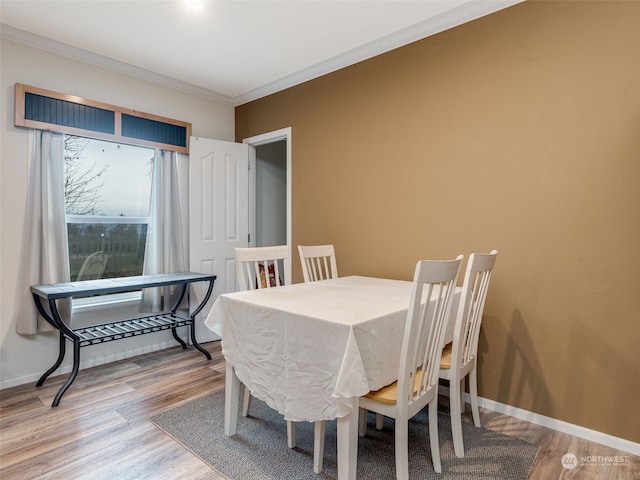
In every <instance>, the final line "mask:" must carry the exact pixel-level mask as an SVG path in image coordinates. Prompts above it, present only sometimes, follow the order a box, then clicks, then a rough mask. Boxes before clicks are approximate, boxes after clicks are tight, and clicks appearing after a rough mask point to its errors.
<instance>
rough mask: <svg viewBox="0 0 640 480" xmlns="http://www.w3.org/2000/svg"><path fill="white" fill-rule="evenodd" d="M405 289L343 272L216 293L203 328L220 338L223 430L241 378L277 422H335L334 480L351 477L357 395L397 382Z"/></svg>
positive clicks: (233, 416)
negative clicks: (278, 418) (223, 363)
mask: <svg viewBox="0 0 640 480" xmlns="http://www.w3.org/2000/svg"><path fill="white" fill-rule="evenodd" d="M411 289H412V282H410V281H404V280H395V279H384V278H375V277H365V276H346V277H339V278H334V279H329V280H322V281H318V282H311V283H297V284H291V285H285V286H280V287H276V288H264V289H257V290H248V291H242V292H234V293H227V294H223V295H220V296H219V297H218V298H217V299H216V301H215V303H214V304H213V307H212V308H211V311H210V312H209V314H208V316H207V318H206V320H205V325H206V326H207V327H208V328H210V329H211V330H213V331H214V332H215V333H216V334H218V335H219V336H220V337H221V339H222V353H223V355H224V358H225V361H226V383H225V434H226V435H228V436H233V435H235V434H236V432H237V419H238V413H239V406H238V403H239V395H240V382H242V384H244V385H245V388H249V390H250V391H251V394H252V395H253V396H254V397H256V398H258V399H260V400H262V401H264V402H265V403H266V404H267V405H269V406H270V407H271V408H273V409H275V410H276V411H278V412H279V413H280V414H282V415H283V416H284V419H285V420H288V421H293V422H301V421H307V422H315V421H318V420H333V419H336V423H337V443H338V445H337V453H338V460H337V463H338V465H337V469H338V479H339V480H347V479H349V480H355V478H356V468H357V448H358V398H359V397H360V396H362V395H365V394H366V393H368V392H369V391H372V390H377V389H379V388H381V387H383V386H385V385H389V384H391V383H393V382H394V381H395V380H396V378H397V375H398V366H399V362H400V350H401V344H402V336H403V334H404V326H405V321H406V316H407V310H408V307H409V299H410V295H411ZM460 291H461V289H460V288H459V287H458V288H457V289H456V292H455V297H454V299H453V301H452V309H451V312H450V315H449V317H448V318H449V320H448V327H447V329H446V334H445V335H443V339H442V342H443V345H444V344H446V343H447V342H448V341H450V340H451V338H452V327H453V319H454V318H455V310H456V309H457V304H458V300H459V296H460ZM425 303H426V300H425Z"/></svg>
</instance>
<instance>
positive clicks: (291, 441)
mask: <svg viewBox="0 0 640 480" xmlns="http://www.w3.org/2000/svg"><path fill="white" fill-rule="evenodd" d="M297 440H298V431H297V429H296V422H291V421H288V420H287V445H288V446H289V448H294V447H295V446H296V442H297Z"/></svg>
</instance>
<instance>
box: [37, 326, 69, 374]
mask: <svg viewBox="0 0 640 480" xmlns="http://www.w3.org/2000/svg"><path fill="white" fill-rule="evenodd" d="M65 348H66V339H65V338H64V334H63V333H62V332H60V347H59V351H58V359H57V360H56V362H55V363H54V364H53V366H52V367H51V368H50V369H49V370H47V371H46V372H44V373H43V374H42V376H41V377H40V380H38V382H37V383H36V387H41V386H42V385H43V384H44V382H45V380H46V379H47V377H48V376H49V375H51V374H52V373H53V372H55V371H56V370H57V369H58V367H59V366H60V364H61V363H62V360H64V355H65Z"/></svg>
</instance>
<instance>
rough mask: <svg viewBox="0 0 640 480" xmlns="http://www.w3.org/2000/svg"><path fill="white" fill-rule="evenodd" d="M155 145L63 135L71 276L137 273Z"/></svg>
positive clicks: (140, 260) (145, 234) (139, 266)
mask: <svg viewBox="0 0 640 480" xmlns="http://www.w3.org/2000/svg"><path fill="white" fill-rule="evenodd" d="M153 155H154V150H153V149H152V148H147V147H139V146H132V145H125V144H119V143H113V142H106V141H102V140H96V139H91V138H86V137H79V136H74V135H66V136H65V205H66V213H67V233H68V238H69V264H70V270H71V280H72V281H75V280H92V279H96V278H114V277H122V276H130V275H141V274H142V266H143V263H144V250H145V244H146V236H147V226H148V223H149V203H150V198H151V172H152V168H153Z"/></svg>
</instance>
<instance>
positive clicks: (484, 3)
mask: <svg viewBox="0 0 640 480" xmlns="http://www.w3.org/2000/svg"><path fill="white" fill-rule="evenodd" d="M524 1H525V0H470V1H468V2H467V3H465V4H463V5H461V6H459V7H457V8H454V9H452V10H449V11H447V12H444V13H442V14H440V15H436V16H434V17H432V18H429V19H427V20H424V21H422V22H419V23H417V24H415V25H412V26H410V27H408V28H405V29H403V30H399V31H397V32H394V33H392V34H390V35H387V36H386V37H382V38H380V39H378V40H376V41H374V42H370V43H368V44H365V45H363V46H361V47H358V48H355V49H353V50H350V51H348V52H345V53H343V54H341V55H338V56H336V57H333V58H330V59H329V60H327V61H325V62H322V63H318V64H316V65H313V66H311V67H309V68H306V69H304V70H300V71H299V72H296V73H293V74H291V75H288V76H286V77H283V78H281V79H279V80H276V81H274V82H271V83H268V84H266V85H263V86H261V87H258V88H255V89H253V90H249V91H248V92H245V93H243V94H240V95H238V96H235V97H233V104H234V105H235V106H238V105H242V104H244V103H248V102H251V101H253V100H257V99H259V98H262V97H266V96H267V95H271V94H273V93H276V92H279V91H281V90H285V89H287V88H290V87H293V86H295V85H299V84H301V83H304V82H307V81H309V80H313V79H314V78H318V77H321V76H322V75H326V74H328V73H331V72H335V71H337V70H340V69H341V68H345V67H348V66H350V65H354V64H356V63H358V62H362V61H364V60H368V59H370V58H373V57H375V56H377V55H381V54H383V53H386V52H389V51H391V50H395V49H396V48H400V47H403V46H405V45H408V44H410V43H413V42H416V41H418V40H422V39H424V38H427V37H429V36H431V35H435V34H437V33H440V32H443V31H445V30H448V29H450V28H454V27H457V26H459V25H462V24H463V23H467V22H470V21H472V20H476V19H478V18H480V17H484V16H486V15H490V14H492V13H495V12H497V11H499V10H503V9H505V8H508V7H511V6H513V5H516V4H518V3H522V2H524Z"/></svg>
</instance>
